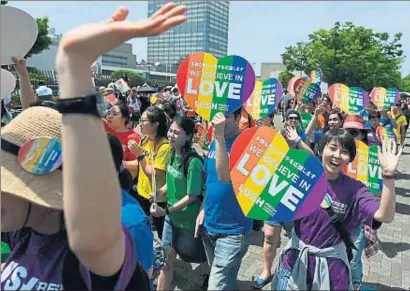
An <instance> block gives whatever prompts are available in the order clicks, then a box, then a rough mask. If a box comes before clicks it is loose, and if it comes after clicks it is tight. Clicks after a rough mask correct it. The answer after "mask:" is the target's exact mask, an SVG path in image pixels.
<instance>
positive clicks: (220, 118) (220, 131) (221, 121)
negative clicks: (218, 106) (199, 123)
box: [212, 112, 226, 137]
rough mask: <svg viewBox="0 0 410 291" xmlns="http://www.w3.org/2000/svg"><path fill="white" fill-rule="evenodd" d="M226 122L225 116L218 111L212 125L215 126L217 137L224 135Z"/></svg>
mask: <svg viewBox="0 0 410 291" xmlns="http://www.w3.org/2000/svg"><path fill="white" fill-rule="evenodd" d="M225 124H226V118H225V116H224V115H223V114H222V113H221V112H218V113H217V114H215V116H214V118H213V119H212V126H213V127H214V135H215V137H223V136H224V133H225Z"/></svg>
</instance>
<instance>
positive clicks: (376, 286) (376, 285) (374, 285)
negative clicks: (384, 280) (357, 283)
mask: <svg viewBox="0 0 410 291" xmlns="http://www.w3.org/2000/svg"><path fill="white" fill-rule="evenodd" d="M362 285H364V286H366V287H370V288H374V289H375V290H406V289H402V288H398V287H388V286H386V285H383V284H380V283H367V282H362ZM362 290H366V289H362Z"/></svg>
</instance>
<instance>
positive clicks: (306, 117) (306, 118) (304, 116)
mask: <svg viewBox="0 0 410 291" xmlns="http://www.w3.org/2000/svg"><path fill="white" fill-rule="evenodd" d="M312 118H313V114H310V113H301V114H300V121H301V124H302V126H303V128H305V129H306V128H307V126H308V125H309V123H310V121H311V120H312Z"/></svg>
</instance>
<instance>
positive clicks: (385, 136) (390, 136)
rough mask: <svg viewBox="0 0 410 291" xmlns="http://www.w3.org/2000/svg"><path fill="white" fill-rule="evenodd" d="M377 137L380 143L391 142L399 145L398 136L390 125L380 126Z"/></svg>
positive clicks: (377, 129)
mask: <svg viewBox="0 0 410 291" xmlns="http://www.w3.org/2000/svg"><path fill="white" fill-rule="evenodd" d="M376 137H377V139H378V140H379V142H380V143H383V141H387V142H389V141H391V140H393V141H394V142H395V143H397V136H396V134H395V133H394V131H393V127H392V126H391V125H390V124H389V125H386V126H381V125H380V126H378V127H377V128H376Z"/></svg>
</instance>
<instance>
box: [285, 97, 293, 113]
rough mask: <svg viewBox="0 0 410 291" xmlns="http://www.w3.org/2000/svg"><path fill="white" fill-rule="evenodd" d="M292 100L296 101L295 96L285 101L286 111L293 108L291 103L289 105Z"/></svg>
mask: <svg viewBox="0 0 410 291" xmlns="http://www.w3.org/2000/svg"><path fill="white" fill-rule="evenodd" d="M291 101H293V102H295V98H290V99H289V100H287V101H286V103H285V112H286V111H287V110H288V109H289V108H291V107H290V105H289V104H290V102H291Z"/></svg>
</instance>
